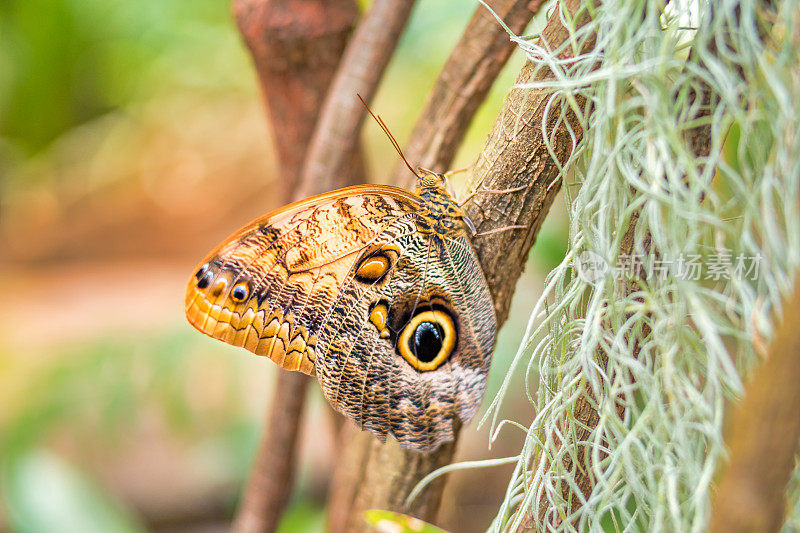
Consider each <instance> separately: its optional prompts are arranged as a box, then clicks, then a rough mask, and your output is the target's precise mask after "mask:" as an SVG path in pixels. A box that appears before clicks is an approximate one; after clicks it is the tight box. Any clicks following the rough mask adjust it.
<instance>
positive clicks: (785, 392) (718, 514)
mask: <svg viewBox="0 0 800 533" xmlns="http://www.w3.org/2000/svg"><path fill="white" fill-rule="evenodd" d="M783 309H784V315H783V323H782V325H781V327H780V328H779V329H778V331H777V334H776V335H775V338H774V339H773V340H772V343H771V344H770V348H769V353H768V355H767V359H766V361H765V362H764V364H763V365H761V367H760V368H759V369H758V372H757V373H756V375H755V377H754V378H753V380H752V381H751V382H750V383H749V384H748V385H747V387H746V390H745V396H744V400H743V401H742V402H741V404H739V406H738V408H736V409H735V411H734V412H733V413H732V415H731V417H730V420H729V423H728V426H729V432H728V438H727V439H726V440H727V442H728V445H729V447H730V455H731V462H730V464H729V465H728V468H727V469H726V470H725V472H724V474H723V476H722V479H721V480H720V483H719V489H718V491H717V495H716V498H715V502H714V510H713V513H712V516H711V524H710V528H709V529H710V530H711V531H712V532H715V533H716V532H722V531H731V532H738V531H753V532H756V531H778V530H779V529H780V526H781V524H783V521H784V519H785V509H784V505H785V503H786V502H785V498H786V485H787V484H788V483H789V479H790V478H791V475H792V471H793V470H794V467H795V464H796V461H797V454H798V452H800V447H798V442H800V416H798V414H797V406H798V405H800V387H798V386H797V384H798V383H800V275H798V276H797V277H796V278H795V281H794V296H793V297H792V298H791V299H789V300H788V301H786V302H784V306H783Z"/></svg>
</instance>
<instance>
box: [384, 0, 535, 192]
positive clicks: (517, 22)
mask: <svg viewBox="0 0 800 533" xmlns="http://www.w3.org/2000/svg"><path fill="white" fill-rule="evenodd" d="M543 3H544V0H532V1H531V0H513V1H509V0H504V1H502V2H500V1H498V2H489V5H490V7H491V8H492V10H493V11H494V13H495V14H496V15H497V16H498V17H500V19H501V20H502V21H503V22H504V23H505V25H506V26H508V29H509V30H511V31H512V32H514V33H515V34H519V33H522V32H523V31H524V30H525V27H526V26H527V25H528V23H529V22H530V21H531V19H532V18H533V15H534V14H536V13H537V12H538V11H539V9H540V8H541V6H542V4H543ZM516 48H517V47H516V44H515V43H514V42H512V41H511V40H510V36H509V35H508V33H506V31H505V30H504V29H503V27H502V26H500V24H499V23H498V22H497V20H496V19H495V17H494V16H493V15H492V14H491V13H490V12H489V10H488V9H486V8H485V7H483V6H478V8H477V9H476V11H475V14H474V15H473V16H472V19H471V20H470V21H469V24H467V27H466V28H465V29H464V33H463V34H462V36H461V39H459V41H458V44H456V46H455V48H454V49H453V52H452V53H451V54H450V57H449V58H447V62H446V63H445V64H444V67H442V72H441V74H439V79H438V80H436V84H435V85H434V87H433V89H432V90H431V94H430V95H429V96H428V102H427V103H426V104H425V109H424V110H423V111H422V114H421V115H420V118H419V120H417V124H416V125H415V126H414V131H412V132H411V137H410V140H409V142H408V146H406V148H405V155H406V159H408V160H409V161H410V162H411V163H412V164H413V165H418V166H421V167H424V168H428V169H430V170H434V171H436V172H445V171H447V170H449V169H450V164H451V163H452V161H453V157H455V154H456V150H457V149H458V146H459V145H460V144H461V141H462V140H463V138H464V134H465V133H466V131H467V128H468V126H469V123H470V121H471V120H472V117H473V116H474V115H475V112H476V111H477V109H478V106H480V104H481V103H482V102H483V101H484V100H485V99H486V95H487V94H488V93H489V89H491V87H492V83H494V80H495V79H497V76H498V75H499V74H500V71H501V70H502V69H503V67H504V66H505V64H506V63H507V62H508V59H509V57H511V52H513V51H514V50H515V49H516ZM413 180H414V177H413V176H412V175H411V174H409V172H408V169H406V166H405V165H404V164H403V162H402V161H398V163H397V165H396V167H395V171H394V179H393V180H392V183H395V184H397V185H400V186H401V187H405V188H407V189H410V188H413V187H414V185H415V183H414V181H413Z"/></svg>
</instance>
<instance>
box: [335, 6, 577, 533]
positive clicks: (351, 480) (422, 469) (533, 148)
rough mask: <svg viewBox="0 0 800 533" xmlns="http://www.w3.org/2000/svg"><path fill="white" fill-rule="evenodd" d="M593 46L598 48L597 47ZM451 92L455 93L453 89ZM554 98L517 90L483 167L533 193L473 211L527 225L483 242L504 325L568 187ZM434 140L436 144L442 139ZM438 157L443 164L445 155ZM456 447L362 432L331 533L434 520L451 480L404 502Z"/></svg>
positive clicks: (535, 74)
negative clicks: (404, 517) (396, 516)
mask: <svg viewBox="0 0 800 533" xmlns="http://www.w3.org/2000/svg"><path fill="white" fill-rule="evenodd" d="M580 5H581V2H580V0H572V1H568V2H566V8H567V9H569V10H570V13H571V14H572V15H573V17H574V16H575V15H576V14H577V13H578V10H579V8H580ZM568 37H569V31H568V30H567V29H566V28H564V27H563V25H562V24H561V21H560V17H559V15H558V14H554V16H553V17H551V19H550V21H549V22H548V24H547V27H546V28H545V30H544V32H543V35H542V39H543V40H544V41H545V43H546V45H548V46H550V47H552V48H556V47H558V46H559V45H560V44H561V43H563V42H565V41H566V40H567V38H568ZM586 46H587V47H588V46H591V43H587V44H586ZM546 76H548V73H547V72H546V71H543V70H542V69H537V68H536V67H535V66H534V65H531V64H528V65H526V66H525V67H524V68H523V70H522V72H521V73H520V75H519V77H518V80H517V81H518V82H519V83H524V82H525V81H528V80H530V79H533V78H537V79H543V78H544V77H546ZM451 90H455V89H454V88H452V87H451ZM547 100H548V94H545V93H542V94H532V91H527V90H517V89H515V90H513V91H511V94H510V95H509V97H508V98H507V100H506V103H505V107H504V110H503V111H502V113H501V115H500V118H499V119H498V121H497V123H496V124H495V127H494V130H493V132H492V133H491V134H490V137H489V140H488V141H487V145H486V148H485V149H484V151H483V153H482V155H481V157H480V159H479V161H478V163H477V164H476V167H475V174H474V177H475V180H476V181H477V182H478V183H483V184H485V185H486V186H487V187H489V188H493V189H494V188H496V189H504V188H513V187H518V186H520V185H522V186H525V185H528V187H527V188H523V190H521V191H520V192H518V193H515V194H512V193H508V194H503V195H497V194H485V195H479V196H476V201H474V202H472V203H469V204H468V205H467V208H466V209H467V214H468V215H469V216H470V218H471V219H472V220H473V221H474V222H475V224H476V226H478V228H479V231H481V230H483V229H494V228H497V227H498V226H511V225H523V226H524V227H525V228H526V229H525V230H522V231H505V232H497V233H493V234H491V235H489V236H487V237H483V238H479V239H477V240H476V241H475V248H476V251H477V253H478V256H479V258H480V261H481V265H482V267H483V269H484V272H485V273H486V275H487V280H488V282H489V286H490V290H491V291H492V294H493V296H494V298H495V308H496V311H497V315H498V318H499V321H500V322H502V321H503V320H505V317H506V316H507V313H508V306H509V303H510V295H511V294H512V293H513V290H514V285H515V284H516V281H517V279H518V278H519V275H520V273H521V271H522V267H523V264H524V258H525V257H526V256H527V253H528V251H529V249H530V247H531V246H532V245H533V242H534V240H535V237H536V234H537V233H538V230H539V228H540V227H541V224H542V221H543V220H544V218H545V216H546V215H547V212H548V209H549V207H550V205H551V204H552V201H553V198H554V197H555V194H556V193H557V192H558V189H559V187H560V183H561V181H560V177H559V165H555V164H553V163H552V160H551V155H550V152H549V150H548V147H547V143H546V142H545V139H544V138H542V134H541V128H540V127H539V125H540V124H541V120H542V117H543V111H544V104H545V103H546V102H547ZM552 115H553V116H558V115H559V110H553V112H552ZM566 116H567V119H566V122H557V121H556V122H553V123H549V124H548V128H547V130H548V132H550V144H551V146H553V147H554V149H555V153H556V156H557V157H558V159H559V163H560V164H561V165H563V164H564V163H565V162H566V161H567V159H569V157H570V156H571V154H572V151H573V149H574V145H573V139H574V136H575V132H576V131H577V132H578V135H580V133H579V132H580V131H581V130H580V125H579V124H578V121H577V118H576V117H575V116H574V115H573V114H570V113H567V114H566ZM454 127H455V126H454ZM423 131H424V130H423ZM429 138H435V135H433V136H430V137H429ZM578 140H580V138H578ZM413 142H414V141H413V140H412V143H413ZM439 146H440V148H439V149H440V150H442V151H445V150H446V149H447V148H446V146H447V145H446V143H445V144H440V145H439ZM424 157H427V156H424ZM432 157H433V160H434V162H435V160H436V159H435V158H436V157H438V156H437V155H434V156H432ZM520 235H522V238H520ZM350 431H352V430H350ZM454 449H455V446H454V443H448V444H446V445H444V446H442V447H441V448H440V449H438V450H437V451H436V452H434V453H432V454H428V455H423V454H418V453H414V452H409V451H406V450H403V449H402V448H400V447H399V445H398V444H397V443H396V442H394V441H392V440H391V439H390V440H388V441H387V442H386V443H385V444H380V443H377V442H376V441H375V439H374V438H372V437H371V436H370V435H368V434H365V433H360V434H356V435H355V436H354V437H352V438H351V442H350V445H349V446H348V448H347V450H346V453H345V455H344V457H343V461H342V464H341V466H340V468H339V469H337V477H338V478H339V479H338V480H335V486H336V487H337V490H335V491H334V498H338V499H335V500H332V501H331V504H330V506H329V507H330V512H331V519H330V521H329V524H330V528H331V531H333V532H335V533H336V532H340V531H352V530H361V529H362V528H363V527H364V526H362V523H363V522H362V518H361V516H362V514H363V511H364V510H366V509H369V508H372V507H378V508H383V509H392V510H398V511H401V512H406V513H410V514H413V515H414V516H417V517H420V518H422V519H425V520H433V519H434V518H435V516H436V512H437V510H438V507H439V501H440V498H441V491H442V488H443V479H441V478H440V479H439V480H437V481H435V482H433V483H432V484H430V485H428V486H427V487H426V488H425V489H424V490H423V491H422V493H421V494H420V495H419V496H418V497H417V498H416V499H415V500H414V501H413V502H411V504H410V506H408V507H407V506H405V504H404V499H405V498H406V496H407V495H408V494H409V492H410V490H411V489H412V488H413V486H414V485H415V484H416V483H417V482H418V481H419V480H420V479H422V477H424V476H425V475H427V474H428V473H430V472H431V471H433V470H434V469H436V468H438V467H441V466H443V465H445V464H448V463H449V462H450V461H451V459H452V456H453V452H454ZM343 480H344V481H343Z"/></svg>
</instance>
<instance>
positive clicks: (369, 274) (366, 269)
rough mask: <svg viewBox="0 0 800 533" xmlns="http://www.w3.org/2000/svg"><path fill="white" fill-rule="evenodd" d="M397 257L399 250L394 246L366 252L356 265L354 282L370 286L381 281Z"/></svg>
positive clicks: (390, 245)
mask: <svg viewBox="0 0 800 533" xmlns="http://www.w3.org/2000/svg"><path fill="white" fill-rule="evenodd" d="M399 257H400V248H398V247H397V246H396V245H394V244H389V245H386V246H384V247H382V248H377V249H371V250H368V251H367V253H366V254H364V256H363V258H362V259H361V260H360V262H359V263H358V267H357V268H356V273H355V278H356V280H358V281H360V282H361V283H370V284H371V283H376V282H378V281H381V280H382V279H383V278H384V276H386V274H387V273H388V272H389V270H391V268H392V266H394V265H395V264H396V263H397V259H398V258H399Z"/></svg>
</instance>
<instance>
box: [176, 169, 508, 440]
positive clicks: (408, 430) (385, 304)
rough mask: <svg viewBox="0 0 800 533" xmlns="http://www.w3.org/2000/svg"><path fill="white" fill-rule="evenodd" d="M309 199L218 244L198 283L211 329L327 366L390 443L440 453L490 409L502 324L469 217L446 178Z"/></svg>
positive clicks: (192, 308)
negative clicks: (462, 427)
mask: <svg viewBox="0 0 800 533" xmlns="http://www.w3.org/2000/svg"><path fill="white" fill-rule="evenodd" d="M419 185H420V186H419V188H418V189H417V194H412V193H410V192H408V191H406V190H404V189H399V188H396V187H390V186H376V185H362V186H355V187H348V188H346V189H340V190H338V191H333V192H331V193H326V194H323V195H319V196H315V197H313V198H309V199H307V200H303V201H301V202H296V203H294V204H291V205H289V206H286V207H284V208H282V209H279V210H277V211H275V212H273V213H270V214H268V215H266V216H265V217H262V218H260V219H258V220H256V221H254V222H252V223H251V224H249V225H247V226H245V227H244V228H242V229H241V230H239V231H238V232H236V233H235V234H234V235H232V236H231V237H229V238H228V239H226V240H225V241H224V242H223V243H221V244H220V245H219V246H218V247H217V248H215V249H214V250H213V251H212V252H211V253H210V254H209V255H208V256H207V257H206V258H205V259H204V261H203V263H202V266H201V267H200V268H199V269H198V270H197V272H196V274H195V276H194V277H193V278H192V279H191V280H190V282H189V286H188V288H187V294H186V314H187V318H188V319H189V321H190V322H191V323H192V324H193V325H194V326H195V327H196V328H197V329H199V330H200V331H202V332H204V333H206V334H208V335H210V336H212V337H215V338H217V339H220V340H223V341H225V342H228V343H230V344H234V345H237V346H242V347H244V348H246V349H248V350H250V351H252V352H254V353H256V354H259V355H265V356H268V357H270V358H271V359H273V360H274V361H275V362H276V363H278V364H280V365H281V366H283V367H284V368H286V369H289V370H299V371H302V372H305V373H308V374H316V376H317V378H318V380H319V382H320V385H321V386H322V390H323V393H324V394H325V397H326V398H327V399H328V401H329V402H330V403H331V404H332V405H333V406H334V407H335V408H336V409H337V410H338V411H340V412H342V413H344V414H345V415H346V416H348V417H349V418H351V419H353V420H354V421H355V422H356V423H357V424H358V425H359V426H361V427H362V428H364V429H368V430H370V431H372V432H373V433H374V434H376V435H377V436H378V437H379V438H381V439H383V438H385V437H386V435H387V434H392V435H394V437H395V438H397V440H398V441H400V443H401V444H402V445H403V446H405V447H407V448H410V449H415V450H420V451H429V450H432V449H434V448H436V447H437V446H439V445H440V444H441V443H442V442H445V441H448V440H452V439H453V423H454V420H455V418H456V417H457V418H459V419H460V420H462V421H464V422H466V421H468V420H469V419H470V418H472V416H473V415H474V414H475V412H476V411H477V408H478V406H479V405H480V400H481V398H482V396H483V391H484V388H485V384H486V377H487V374H488V369H489V362H490V359H491V352H492V349H493V346H494V337H495V330H496V322H495V316H494V308H493V305H492V301H491V297H490V295H489V291H488V288H487V287H486V281H485V278H484V276H483V273H482V271H481V269H480V266H479V264H478V262H477V258H476V256H475V253H474V250H473V249H472V245H471V242H470V233H469V227H470V226H469V223H468V221H467V220H466V219H465V218H464V215H463V213H462V212H461V209H460V208H459V207H458V205H457V204H456V203H455V202H454V201H453V199H452V198H451V197H450V195H449V194H448V193H447V191H446V189H445V188H444V178H443V177H442V176H441V175H439V174H434V173H428V172H423V173H422V174H421V177H420V184H419Z"/></svg>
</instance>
